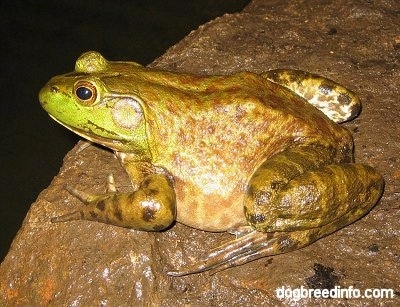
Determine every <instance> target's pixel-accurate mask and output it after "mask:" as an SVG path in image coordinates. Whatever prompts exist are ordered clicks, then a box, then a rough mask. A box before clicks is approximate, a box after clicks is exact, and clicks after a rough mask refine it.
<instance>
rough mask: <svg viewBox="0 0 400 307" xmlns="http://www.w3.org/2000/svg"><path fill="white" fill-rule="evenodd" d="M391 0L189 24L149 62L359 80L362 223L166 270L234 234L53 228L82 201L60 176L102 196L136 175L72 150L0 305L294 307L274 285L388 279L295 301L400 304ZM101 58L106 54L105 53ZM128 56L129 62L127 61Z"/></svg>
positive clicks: (398, 41) (12, 256)
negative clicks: (374, 187) (365, 194)
mask: <svg viewBox="0 0 400 307" xmlns="http://www.w3.org/2000/svg"><path fill="white" fill-rule="evenodd" d="M399 11H400V8H399V3H398V1H396V0H392V1H390V0H388V1H362V0H360V1H357V0H351V1H344V0H339V1H333V0H332V1H317V0H311V1H263V0H255V1H253V2H251V3H250V4H249V5H248V6H247V7H246V8H245V9H244V10H243V11H242V12H241V13H238V14H232V15H224V16H222V17H220V18H217V19H216V20H213V21H211V22H209V23H207V24H205V25H203V26H201V27H200V28H199V29H197V30H196V31H193V32H192V33H190V34H189V35H188V36H187V37H185V38H184V39H183V40H182V41H181V42H180V43H178V44H177V45H176V46H173V47H172V48H170V49H169V50H168V51H167V52H166V53H165V55H164V56H162V57H161V58H159V59H157V60H156V61H154V63H153V64H152V66H156V67H160V68H165V69H172V70H178V71H187V72H193V73H202V74H227V73H231V72H234V71H239V70H248V71H255V72H262V71H264V70H268V69H274V68H283V67H285V68H296V69H303V70H307V71H311V72H315V73H319V74H321V75H324V76H327V77H330V78H332V79H335V80H336V81H338V82H340V83H342V84H345V85H347V86H349V87H351V88H352V89H353V90H354V91H356V92H357V93H358V94H359V96H360V97H361V99H362V101H363V112H362V114H361V116H359V117H358V118H357V119H356V120H354V121H352V122H350V123H347V124H345V125H346V127H347V128H349V129H350V130H352V131H353V135H354V139H355V144H356V159H357V160H358V161H362V162H364V163H367V164H370V165H373V166H375V167H376V168H377V169H379V170H380V171H381V172H382V174H384V176H385V180H386V191H385V193H384V195H383V197H382V200H381V202H380V203H379V204H378V205H377V206H376V207H375V208H374V209H373V210H372V211H371V212H370V214H368V215H367V216H366V217H365V218H363V219H362V220H360V221H358V222H356V223H354V224H353V225H351V226H349V227H347V228H345V229H342V230H340V231H338V232H336V233H335V234H333V235H331V236H329V237H327V238H324V239H321V240H319V241H318V242H316V243H315V244H312V245H311V246H309V247H307V248H304V249H301V250H298V251H296V252H292V253H289V254H285V255H279V256H275V257H269V258H264V259H260V260H258V261H254V262H252V263H250V264H247V265H244V266H241V267H237V268H232V269H229V270H226V271H223V272H220V273H217V274H215V275H212V276H209V275H208V274H207V273H204V274H196V275H191V276H187V277H177V278H173V277H168V276H166V275H165V272H166V270H167V269H171V268H175V267H179V266H181V265H183V264H185V263H186V262H187V261H190V260H191V259H193V258H196V257H198V256H199V255H201V253H203V252H204V251H206V250H207V249H208V248H210V247H213V246H216V245H218V244H220V243H221V242H224V241H226V240H227V239H228V238H229V236H228V235H226V234H212V233H206V232H202V231H198V230H195V229H191V228H188V227H185V226H183V225H179V224H177V225H175V226H174V227H173V228H172V229H170V230H168V231H166V232H162V233H146V232H139V231H131V230H127V229H121V228H117V227H112V226H109V225H103V224H99V223H93V222H85V221H79V222H71V223H62V224H51V223H50V218H51V217H52V216H55V215H58V214H60V213H62V212H67V211H71V210H73V209H74V208H77V207H78V206H80V203H79V201H78V200H76V199H74V198H73V197H72V196H70V195H69V194H68V193H67V192H66V191H65V190H64V189H63V186H64V185H65V184H69V185H73V186H77V187H79V188H80V189H83V190H87V191H92V192H101V191H104V182H105V178H106V176H107V175H108V173H110V172H112V173H114V175H115V177H116V181H117V184H118V185H121V186H123V185H126V184H128V180H127V177H126V175H125V173H124V171H123V169H122V168H121V167H120V166H119V164H118V162H117V161H116V159H114V158H113V155H112V153H110V152H108V151H106V150H104V149H102V148H99V147H95V146H90V147H89V148H87V149H85V150H83V151H81V152H78V151H77V149H76V148H77V147H75V149H73V150H71V151H70V152H69V153H68V155H67V156H66V157H65V159H64V165H63V167H62V168H61V170H60V173H59V175H58V176H57V177H56V178H55V179H54V180H53V182H52V183H51V185H50V187H49V188H47V189H46V190H44V191H43V192H42V193H41V194H40V196H39V198H38V199H37V201H36V202H35V203H34V204H32V207H31V209H30V211H29V213H28V215H27V217H26V219H25V221H24V223H23V226H22V228H21V230H20V231H19V233H18V235H17V236H16V238H15V240H14V242H13V244H12V246H11V249H10V251H9V253H8V255H7V257H6V258H5V260H4V261H3V263H2V264H1V266H0V276H1V277H0V305H1V306H14V305H30V306H41V305H54V306H61V305H63V306H69V305H73V306H88V305H94V306H99V305H102V306H103V305H104V306H132V305H137V304H139V305H163V306H176V305H185V304H188V305H196V306H197V305H213V306H214V305H215V306H220V305H225V304H228V303H229V305H243V306H244V305H261V304H267V305H272V304H273V305H276V304H284V305H292V306H293V305H296V302H295V301H294V300H290V299H287V298H286V299H279V298H278V297H277V296H276V293H275V289H276V288H278V287H282V286H284V287H291V288H292V289H293V288H300V287H301V286H303V287H312V286H316V287H318V285H326V284H328V285H329V281H333V282H334V284H336V285H339V286H340V287H341V288H346V287H350V286H353V287H354V288H357V289H360V290H362V291H363V290H365V289H368V288H379V289H380V288H391V289H394V290H395V291H397V294H396V296H395V297H394V298H391V299H376V298H375V299H365V298H364V299H347V300H345V299H313V300H311V299H303V300H301V301H298V302H297V304H299V303H301V305H304V304H309V303H310V302H311V301H312V302H313V303H318V304H319V305H331V304H335V305H338V304H343V305H345V306H359V305H360V304H363V305H383V304H385V305H391V306H394V305H400V299H399V295H400V288H399V285H400V274H399V272H400V239H399V238H400V207H399V196H400V156H399V149H400V120H399V115H400V101H399V98H398V97H399V96H400V95H399V94H400V93H399V89H400V69H399V55H400V32H399V28H400V19H399ZM105 56H107V55H105ZM132 60H134V59H132Z"/></svg>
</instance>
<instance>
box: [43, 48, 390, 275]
mask: <svg viewBox="0 0 400 307" xmlns="http://www.w3.org/2000/svg"><path fill="white" fill-rule="evenodd" d="M39 98H40V102H41V104H42V106H43V108H44V109H45V110H46V111H47V112H48V113H49V114H50V116H51V117H52V118H53V119H55V120H56V121H57V122H59V123H60V124H62V125H63V126H65V127H67V128H68V129H70V130H72V131H73V132H75V133H77V134H78V135H80V136H82V137H83V138H86V139H88V140H90V141H92V142H95V143H98V144H101V145H104V146H106V147H108V148H111V149H112V150H113V151H115V154H116V156H117V157H118V159H119V160H120V162H121V164H122V166H123V167H124V169H125V170H126V172H127V173H128V174H129V176H130V179H131V181H132V190H131V191H130V192H128V193H126V192H125V193H122V192H118V191H117V189H116V188H115V184H114V182H113V178H112V177H111V176H110V179H109V180H108V181H109V183H108V189H107V191H106V193H105V194H103V195H89V194H86V193H83V192H81V191H78V190H77V189H74V188H69V191H70V192H71V193H72V194H74V195H75V196H77V197H78V198H79V199H80V200H81V201H83V202H84V203H85V204H86V206H84V207H82V209H79V210H78V211H76V212H73V213H69V214H65V215H61V216H58V217H55V218H54V219H53V222H61V221H71V220H78V219H84V220H92V221H98V222H103V223H108V224H112V225H116V226H121V227H128V228H133V229H138V230H144V231H160V230H163V229H166V228H168V227H170V226H171V224H173V223H174V221H177V222H180V223H183V224H185V225H188V226H190V227H194V228H197V229H201V230H205V231H212V232H222V231H228V232H230V233H232V234H235V235H236V239H233V240H232V241H230V242H227V243H225V244H223V245H221V246H220V247H217V248H215V249H213V250H211V251H209V253H208V255H206V256H205V257H204V258H203V259H201V260H199V261H198V262H196V263H195V264H191V265H188V266H187V267H185V268H182V269H180V270H177V271H171V272H168V274H170V275H174V276H179V275H185V274H190V273H195V272H202V271H206V270H212V272H213V271H214V272H215V271H217V270H221V269H225V268H228V267H231V266H236V265H240V264H243V263H246V262H249V261H251V260H254V259H257V258H260V257H264V256H269V255H275V254H280V253H286V252H289V251H293V250H296V249H298V248H301V247H304V246H306V245H308V244H310V243H312V242H314V241H316V240H318V239H319V238H321V237H324V236H326V235H328V234H331V233H333V232H334V231H336V230H338V229H340V228H342V227H345V226H346V225H349V224H350V223H353V222H354V221H356V220H357V219H359V218H361V217H362V216H363V215H365V214H366V213H367V212H368V211H369V210H370V209H371V208H372V207H373V206H374V205H375V203H376V202H377V201H378V199H379V197H380V195H381V193H382V191H383V186H384V181H383V178H382V176H381V175H380V174H379V173H378V172H377V171H376V170H374V169H373V168H372V167H370V166H367V165H363V164H358V163H354V160H353V141H352V137H351V135H350V133H349V132H348V131H347V130H346V129H344V128H342V127H341V126H339V125H338V124H337V122H342V121H347V120H350V119H352V118H354V117H355V116H357V114H358V112H359V110H360V102H359V99H358V98H357V97H356V96H355V95H354V94H353V93H352V92H351V91H349V90H347V89H346V88H344V87H342V86H340V85H339V84H337V83H335V82H333V81H331V80H329V79H326V78H323V77H319V76H316V75H313V74H310V73H306V72H301V71H296V70H273V71H269V72H266V73H262V74H254V73H249V72H240V73H236V74H233V75H229V76H195V75H190V74H182V73H174V72H167V71H161V70H157V69H152V68H146V67H143V66H141V65H139V64H137V63H133V62H111V61H107V60H106V59H104V58H103V57H102V56H101V55H100V54H99V53H97V52H87V53H85V54H83V55H82V56H81V57H79V59H78V60H77V61H76V66H75V71H74V72H72V73H68V74H65V75H61V76H56V77H54V78H52V79H51V80H50V81H49V82H48V83H47V84H46V85H45V87H44V88H43V89H42V90H41V91H40V94H39Z"/></svg>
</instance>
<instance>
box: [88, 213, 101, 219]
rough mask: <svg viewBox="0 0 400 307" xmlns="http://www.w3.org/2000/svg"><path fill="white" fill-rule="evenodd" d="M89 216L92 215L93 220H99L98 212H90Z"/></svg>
mask: <svg viewBox="0 0 400 307" xmlns="http://www.w3.org/2000/svg"><path fill="white" fill-rule="evenodd" d="M89 214H90V217H91V218H92V219H97V218H98V216H99V215H98V214H97V213H96V212H94V211H89Z"/></svg>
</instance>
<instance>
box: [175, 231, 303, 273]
mask: <svg viewBox="0 0 400 307" xmlns="http://www.w3.org/2000/svg"><path fill="white" fill-rule="evenodd" d="M299 233H300V232H292V233H287V232H279V233H278V232H276V233H262V232H257V231H253V232H251V233H249V234H246V235H244V236H242V237H240V238H238V239H236V240H232V241H229V242H227V243H225V244H223V245H221V246H219V247H217V248H214V249H212V250H211V251H210V252H209V253H208V255H207V256H206V257H205V258H203V259H201V260H199V261H197V262H196V263H194V264H192V265H189V266H187V267H184V268H181V269H180V270H177V271H169V272H168V273H167V274H168V275H170V276H184V275H189V274H193V273H200V272H205V271H210V274H214V273H216V272H219V271H222V270H225V269H227V268H230V267H234V266H238V265H241V264H245V263H247V262H250V261H253V260H256V259H259V258H262V257H265V256H271V255H275V254H280V253H284V252H287V251H289V250H293V249H297V248H298V243H299V242H297V241H296V240H291V239H290V238H291V237H292V236H293V234H299ZM289 234H290V236H289ZM307 243H308V240H307ZM307 243H305V244H304V245H307Z"/></svg>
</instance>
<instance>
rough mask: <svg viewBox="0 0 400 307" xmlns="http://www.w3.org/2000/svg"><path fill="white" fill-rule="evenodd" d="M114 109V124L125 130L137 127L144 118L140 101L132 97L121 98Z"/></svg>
mask: <svg viewBox="0 0 400 307" xmlns="http://www.w3.org/2000/svg"><path fill="white" fill-rule="evenodd" d="M113 109H114V110H113V120H114V123H115V124H116V125H118V126H120V127H122V128H125V129H131V128H134V127H136V126H137V125H138V124H139V123H140V121H141V120H142V118H143V112H142V109H141V107H140V105H139V103H138V101H136V100H135V99H133V98H131V97H123V98H119V99H118V101H117V102H116V103H115V105H114V108H113Z"/></svg>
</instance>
